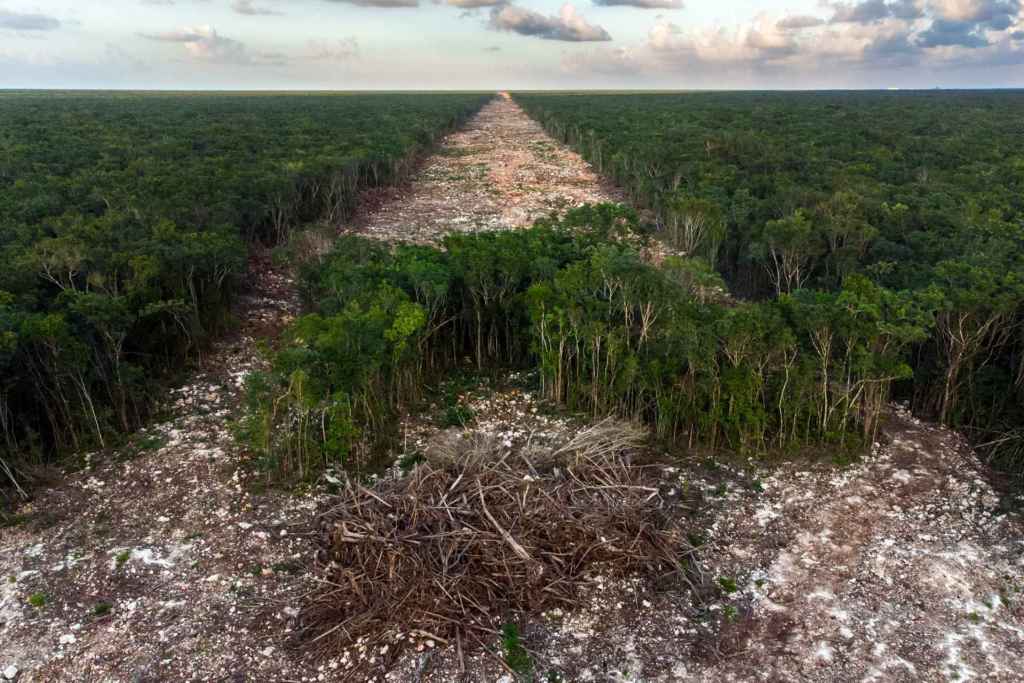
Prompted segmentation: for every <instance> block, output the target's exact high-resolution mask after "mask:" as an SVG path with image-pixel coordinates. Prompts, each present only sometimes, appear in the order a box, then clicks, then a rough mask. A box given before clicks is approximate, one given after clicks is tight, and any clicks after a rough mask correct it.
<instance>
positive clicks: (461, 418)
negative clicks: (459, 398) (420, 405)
mask: <svg viewBox="0 0 1024 683" xmlns="http://www.w3.org/2000/svg"><path fill="white" fill-rule="evenodd" d="M472 420H473V411H472V410H470V409H469V408H468V407H466V406H464V405H462V404H457V405H453V406H448V407H447V408H446V409H445V411H444V415H443V416H442V418H441V426H442V427H465V426H466V425H467V424H469V423H470V422H471V421H472Z"/></svg>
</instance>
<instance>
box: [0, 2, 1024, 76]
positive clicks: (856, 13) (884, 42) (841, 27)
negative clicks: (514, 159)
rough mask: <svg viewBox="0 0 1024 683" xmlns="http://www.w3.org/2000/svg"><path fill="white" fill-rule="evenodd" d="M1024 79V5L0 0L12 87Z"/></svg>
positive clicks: (4, 70)
mask: <svg viewBox="0 0 1024 683" xmlns="http://www.w3.org/2000/svg"><path fill="white" fill-rule="evenodd" d="M933 87H944V88H963V87H967V88H990V87H1024V0H855V1H852V2H844V1H833V0H766V1H763V2H752V1H749V0H568V1H566V0H0V88H19V89H20V88H61V89H65V88H90V89H92V88H99V89H171V90H184V89H198V90H208V89H218V90H219V89H232V90H234V89H237V90H253V89H271V90H278V89H297V90H367V89H386V90H394V89H415V90H420V89H423V90H433V89H448V90H453V89H455V90H476V89H481V90H498V89H548V88H554V89H566V88H588V89H589V88H608V89H623V88H629V89H822V88H827V89H832V88H837V89H838V88H933Z"/></svg>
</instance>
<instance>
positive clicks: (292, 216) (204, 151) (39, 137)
mask: <svg viewBox="0 0 1024 683" xmlns="http://www.w3.org/2000/svg"><path fill="white" fill-rule="evenodd" d="M488 99H490V96H484V95H479V94H437V95H413V94H374V95H288V96H282V95H212V94H211V95H204V94H129V93H124V94H109V93H93V94H84V93H28V92H24V93H22V92H9V93H5V94H3V95H2V96H0V260H2V262H3V264H4V266H3V268H0V479H2V480H4V481H5V484H7V485H10V484H11V483H13V482H15V481H21V482H24V481H25V479H27V478H29V475H30V472H31V470H32V468H33V466H34V465H37V464H40V463H43V462H47V461H51V460H52V458H53V457H54V456H55V455H59V454H61V453H67V452H71V451H80V450H83V449H90V448H99V447H104V446H107V445H110V444H111V442H112V441H113V440H116V439H117V438H118V435H119V434H123V433H125V432H128V431H130V430H132V429H134V428H136V427H137V426H138V425H140V423H141V422H142V421H143V420H144V419H145V418H146V416H147V414H148V413H149V411H150V410H151V408H152V406H153V402H154V401H153V399H154V397H156V396H159V393H160V392H156V391H154V387H155V383H157V382H160V381H161V379H162V378H164V377H165V376H166V375H167V373H169V372H173V371H174V370H175V369H177V368H179V367H180V366H181V365H182V363H183V362H186V361H187V360H188V359H189V358H192V357H194V354H195V353H196V351H197V349H200V348H202V345H203V344H204V342H205V341H206V340H207V339H208V338H209V336H210V335H211V334H212V333H215V332H218V331H220V330H223V329H224V328H225V326H226V325H227V324H228V314H229V308H228V305H229V303H230V301H231V299H232V296H233V294H234V293H235V291H236V290H237V289H238V288H239V287H240V286H241V285H242V283H241V282H240V280H241V276H242V275H243V273H244V270H245V266H246V254H247V250H248V248H249V245H250V244H253V243H256V242H260V243H264V244H273V243H277V242H280V241H281V240H283V239H284V238H285V237H286V235H287V233H288V232H289V231H290V230H292V229H293V228H294V226H297V225H300V224H303V223H307V222H310V221H327V222H331V223H336V222H337V221H339V220H341V219H342V218H344V217H346V216H347V215H348V214H349V213H350V211H351V210H352V208H353V207H354V204H355V200H356V196H357V194H358V192H359V191H360V190H361V189H363V188H366V187H370V186H374V185H379V184H382V183H388V182H391V181H393V180H395V179H397V178H400V177H402V176H403V174H405V173H406V172H407V171H408V170H409V169H410V168H411V165H412V163H413V160H414V159H415V157H416V154H417V152H419V151H420V150H423V149H424V148H426V147H428V146H430V145H431V144H432V143H433V141H434V140H435V139H436V138H437V137H438V136H439V135H440V134H442V133H443V132H445V131H447V130H450V129H451V128H453V127H454V126H457V125H458V124H459V123H461V122H462V121H464V120H465V119H466V118H467V117H468V116H469V115H471V114H472V113H474V112H475V111H476V110H477V109H479V107H480V106H482V105H483V104H484V103H485V102H486V101H487V100H488ZM14 485H15V486H17V484H16V483H15V484H14ZM0 488H2V487H0Z"/></svg>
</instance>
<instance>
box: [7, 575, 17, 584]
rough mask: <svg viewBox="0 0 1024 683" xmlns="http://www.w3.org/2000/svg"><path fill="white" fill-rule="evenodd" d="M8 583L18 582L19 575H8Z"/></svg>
mask: <svg viewBox="0 0 1024 683" xmlns="http://www.w3.org/2000/svg"><path fill="white" fill-rule="evenodd" d="M7 583H18V577H17V576H15V575H14V574H11V575H10V576H8V577H7Z"/></svg>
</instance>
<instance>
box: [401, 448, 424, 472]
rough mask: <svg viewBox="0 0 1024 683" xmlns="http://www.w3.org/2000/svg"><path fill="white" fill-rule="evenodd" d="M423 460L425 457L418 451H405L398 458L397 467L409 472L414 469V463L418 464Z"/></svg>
mask: <svg viewBox="0 0 1024 683" xmlns="http://www.w3.org/2000/svg"><path fill="white" fill-rule="evenodd" d="M424 461H426V458H424V457H423V454H422V453H420V452H418V451H414V452H412V453H406V454H405V455H403V456H402V457H401V458H399V459H398V469H400V470H402V471H403V472H411V471H412V470H413V469H415V467H416V465H419V464H420V463H422V462H424Z"/></svg>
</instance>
